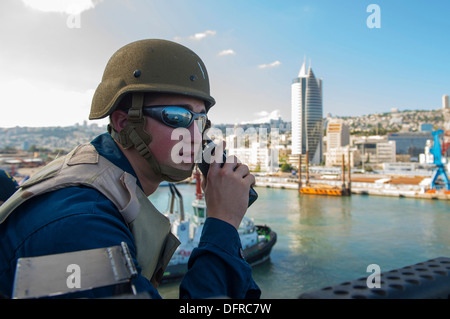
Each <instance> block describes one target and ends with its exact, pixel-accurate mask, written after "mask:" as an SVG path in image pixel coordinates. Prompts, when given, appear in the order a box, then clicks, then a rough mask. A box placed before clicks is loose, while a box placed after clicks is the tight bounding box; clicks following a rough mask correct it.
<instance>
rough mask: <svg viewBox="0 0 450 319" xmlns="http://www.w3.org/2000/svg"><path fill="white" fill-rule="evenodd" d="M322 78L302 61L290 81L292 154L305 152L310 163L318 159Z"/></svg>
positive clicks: (320, 131)
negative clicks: (317, 76)
mask: <svg viewBox="0 0 450 319" xmlns="http://www.w3.org/2000/svg"><path fill="white" fill-rule="evenodd" d="M322 109H323V107H322V79H317V78H316V77H315V76H314V73H313V71H312V69H311V65H310V66H309V68H308V72H306V63H305V62H303V65H302V67H301V69H300V72H299V74H298V77H296V78H295V79H294V80H292V85H291V112H292V113H291V115H292V154H293V155H297V154H306V152H307V151H308V159H309V162H310V163H311V164H319V163H320V162H321V161H322V154H323V149H322V135H323V128H322V118H323V116H322V114H323V110H322Z"/></svg>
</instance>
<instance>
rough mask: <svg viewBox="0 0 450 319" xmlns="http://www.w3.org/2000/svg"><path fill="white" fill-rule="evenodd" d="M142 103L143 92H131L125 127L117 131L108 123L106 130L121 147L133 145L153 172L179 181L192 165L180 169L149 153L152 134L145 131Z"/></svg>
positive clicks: (165, 178) (187, 175)
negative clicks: (164, 163)
mask: <svg viewBox="0 0 450 319" xmlns="http://www.w3.org/2000/svg"><path fill="white" fill-rule="evenodd" d="M143 105H144V93H139V92H138V93H133V95H132V103H131V108H130V110H129V111H128V120H127V124H126V125H125V127H124V128H123V129H122V130H121V131H120V132H117V131H116V130H115V129H114V128H113V127H112V126H111V125H108V132H109V133H110V134H111V136H112V137H113V139H114V140H116V141H117V142H119V143H120V144H121V145H122V146H123V148H125V149H128V148H130V147H133V146H134V147H135V148H136V150H137V151H138V152H139V154H140V155H141V156H142V157H143V158H145V159H146V160H147V162H148V163H149V165H150V167H151V168H152V170H153V172H154V173H155V174H156V175H157V176H159V177H161V178H162V179H163V180H165V181H168V182H179V181H182V180H184V179H186V178H188V177H190V176H191V175H192V171H193V169H194V165H195V164H192V168H191V169H189V170H181V169H178V168H175V167H172V166H168V165H163V164H160V163H159V162H158V161H157V160H156V158H155V157H154V156H153V154H152V153H151V151H150V149H149V147H148V145H149V144H150V142H151V141H152V136H151V135H150V134H149V133H147V132H146V131H145V124H146V120H147V119H146V118H145V117H144V116H143V114H142V106H143Z"/></svg>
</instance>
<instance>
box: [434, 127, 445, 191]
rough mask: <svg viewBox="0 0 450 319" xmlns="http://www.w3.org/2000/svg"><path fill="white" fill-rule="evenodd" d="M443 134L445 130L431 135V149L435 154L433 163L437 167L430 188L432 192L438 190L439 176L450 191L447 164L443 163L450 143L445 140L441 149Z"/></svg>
mask: <svg viewBox="0 0 450 319" xmlns="http://www.w3.org/2000/svg"><path fill="white" fill-rule="evenodd" d="M442 133H444V131H443V130H437V131H433V132H431V134H432V135H433V147H432V148H430V153H431V154H433V163H434V165H436V169H435V170H434V172H433V176H432V178H431V184H430V188H431V189H432V190H435V189H436V181H437V179H438V178H439V176H441V177H442V180H443V181H444V183H445V187H446V190H447V191H450V182H449V179H448V176H447V173H446V172H445V163H444V162H443V161H442V159H443V155H444V154H445V152H446V151H447V148H448V146H449V143H446V142H445V138H444V142H443V143H442V147H441V140H440V135H441V134H442ZM444 158H445V157H444Z"/></svg>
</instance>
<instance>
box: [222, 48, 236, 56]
mask: <svg viewBox="0 0 450 319" xmlns="http://www.w3.org/2000/svg"><path fill="white" fill-rule="evenodd" d="M224 55H236V52H235V51H234V50H233V49H227V50H222V51H220V52H219V54H218V56H224Z"/></svg>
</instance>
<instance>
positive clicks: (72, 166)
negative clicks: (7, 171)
mask: <svg viewBox="0 0 450 319" xmlns="http://www.w3.org/2000/svg"><path fill="white" fill-rule="evenodd" d="M80 185H84V186H88V187H91V188H94V189H96V190H98V191H99V192H100V193H102V194H103V195H104V196H106V197H107V198H108V199H109V200H110V201H111V202H113V203H114V205H115V206H116V207H117V209H118V210H119V212H120V214H121V215H122V216H123V218H124V220H125V221H126V223H127V226H128V227H129V229H130V230H131V233H132V234H133V237H134V242H135V245H136V255H137V261H138V264H139V265H140V266H141V268H142V273H141V274H142V275H143V276H144V277H146V278H147V279H149V280H151V281H152V283H153V285H155V287H157V286H158V284H159V281H160V280H161V278H162V276H163V274H164V270H165V268H166V267H167V264H168V263H169V261H170V258H171V257H172V255H173V253H174V252H175V250H176V248H177V247H178V245H179V244H180V242H179V241H178V239H177V238H176V237H175V236H174V235H173V234H172V233H171V232H170V222H169V220H168V218H167V217H165V216H164V215H163V214H161V213H160V212H159V211H158V210H157V209H156V208H155V207H154V206H153V205H152V204H151V202H150V200H149V199H148V198H147V196H146V195H145V194H144V192H143V191H142V190H141V189H140V188H139V186H138V185H137V184H136V178H135V177H134V176H132V175H131V174H129V173H127V172H125V171H123V170H122V169H120V168H119V167H117V166H115V165H114V164H112V163H111V162H110V161H108V160H107V159H106V158H104V157H102V156H100V155H99V154H98V152H97V151H96V149H95V148H94V146H93V145H91V144H81V145H79V146H78V147H76V148H75V149H74V150H73V151H71V152H70V153H69V154H67V155H66V156H63V157H60V158H58V159H56V160H54V161H52V162H51V163H49V164H48V165H46V166H45V167H44V168H43V169H41V170H40V171H39V172H37V173H36V174H35V175H33V176H32V177H31V178H30V179H29V180H27V181H26V182H25V183H24V184H23V185H22V186H21V188H20V189H19V190H18V191H17V192H16V193H14V194H13V195H12V196H11V197H10V198H9V199H8V200H7V201H6V202H5V203H4V204H3V205H2V206H0V224H1V223H3V222H4V221H5V220H6V218H7V217H8V216H9V215H10V214H11V212H13V211H14V209H16V208H17V207H18V206H19V205H21V204H22V203H24V202H25V201H26V200H28V199H30V198H32V197H33V196H36V195H40V194H43V193H46V192H51V191H54V190H57V189H60V188H64V187H70V186H80Z"/></svg>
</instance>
